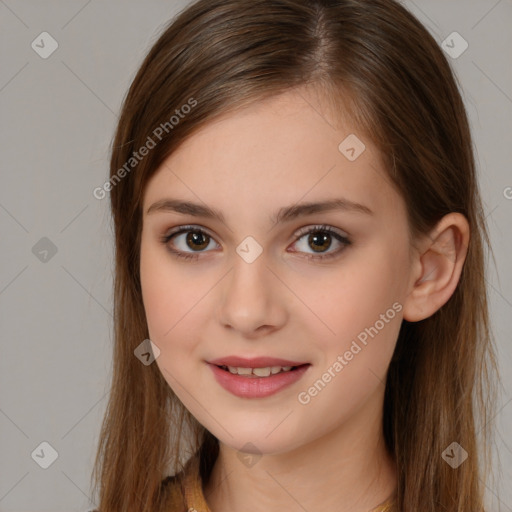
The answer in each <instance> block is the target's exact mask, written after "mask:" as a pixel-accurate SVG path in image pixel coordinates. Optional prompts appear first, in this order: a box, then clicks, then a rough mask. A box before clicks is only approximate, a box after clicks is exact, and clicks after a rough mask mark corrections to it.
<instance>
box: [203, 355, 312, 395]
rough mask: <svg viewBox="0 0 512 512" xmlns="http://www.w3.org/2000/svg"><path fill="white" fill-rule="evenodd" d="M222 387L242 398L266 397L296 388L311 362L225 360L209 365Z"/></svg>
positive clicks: (233, 358) (267, 359)
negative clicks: (295, 385)
mask: <svg viewBox="0 0 512 512" xmlns="http://www.w3.org/2000/svg"><path fill="white" fill-rule="evenodd" d="M208 366H209V367H210V368H211V370H212V372H213V376H214V377H215V380H216V381H217V383H218V384H220V386H222V387H223V388H224V389H225V390H226V391H229V392H230V393H232V394H233V395H235V396H238V397H240V398H250V399H254V398H266V397H269V396H271V395H274V394H276V393H278V392H280V391H282V390H284V389H285V388H287V387H289V386H293V385H294V384H295V383H296V382H298V381H299V380H301V379H302V377H303V376H304V374H305V373H307V372H308V369H309V367H310V366H311V363H301V362H298V361H286V360H284V359H274V358H256V359H243V358H238V357H230V358H224V359H223V360H215V361H210V362H208Z"/></svg>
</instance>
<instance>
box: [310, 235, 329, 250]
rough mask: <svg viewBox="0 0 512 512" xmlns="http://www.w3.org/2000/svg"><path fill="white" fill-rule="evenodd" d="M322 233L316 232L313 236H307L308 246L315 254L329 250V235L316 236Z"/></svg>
mask: <svg viewBox="0 0 512 512" xmlns="http://www.w3.org/2000/svg"><path fill="white" fill-rule="evenodd" d="M318 233H322V232H321V231H317V232H316V233H315V234H312V233H311V234H310V235H309V236H308V244H309V246H310V247H311V248H312V249H313V250H314V251H315V252H323V251H324V250H325V251H326V250H327V249H329V247H330V246H331V238H332V236H331V235H330V234H327V233H324V234H318Z"/></svg>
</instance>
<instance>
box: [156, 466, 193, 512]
mask: <svg viewBox="0 0 512 512" xmlns="http://www.w3.org/2000/svg"><path fill="white" fill-rule="evenodd" d="M161 487H162V494H163V495H164V502H165V505H166V510H168V511H169V512H182V511H186V510H187V505H186V502H185V491H184V489H183V473H178V474H177V475H173V476H168V477H166V478H164V479H163V480H162V486H161Z"/></svg>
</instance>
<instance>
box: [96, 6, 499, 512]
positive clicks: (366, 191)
mask: <svg viewBox="0 0 512 512" xmlns="http://www.w3.org/2000/svg"><path fill="white" fill-rule="evenodd" d="M104 190H106V191H109V192H110V197H111V205H112V213H113V219H114V227H115V246H116V259H115V261H116V269H115V272H116V273H115V351H114V368H113V382H112V392H111V396H110V402H109V406H108V410H107V413H106V416H105V420H104V424H103V429H102V434H101V440H100V446H99V450H98V457H97V464H96V468H95V477H96V482H97V486H98V487H99V491H100V492H99V504H98V510H99V511H100V512H114V511H127V510H130V511H131V510H139V511H147V512H149V511H151V512H154V511H169V512H171V511H187V510H189V511H193V510H196V511H197V512H203V511H207V510H210V511H211V512H233V511H240V510H251V512H259V511H263V510H265V511H267V512H268V511H274V510H275V511H278V510H279V511H281V510H287V511H304V510H307V511H308V512H314V511H320V510H336V511H338V512H348V511H351V512H367V511H370V510H372V511H381V512H384V511H391V510H393V511H404V512H413V511H414V512H439V511H441V510H442V511H446V512H468V511H482V510H483V509H484V498H483V487H484V486H483V481H485V476H486V471H487V468H488V458H487V457H486V455H487V451H488V450H487V449H486V446H487V444H486V441H487V440H488V431H487V430H488V428H489V425H490V422H488V421H487V419H488V418H489V413H490V411H489V403H490V402H489V398H492V393H491V391H492V389H493V387H492V385H490V384H489V382H487V380H488V379H489V377H490V376H492V374H493V373H492V372H493V371H494V368H495V362H494V355H493V354H494V352H493V344H492V337H491V334H490V329H489V324H488V311H487V299H486V289H485V277H484V268H485V260H484V257H485V249H486V244H487V234H486V228H485V224H484V218H483V215H482V206H481V201H480V196H479V191H478V186H477V177H476V174H475V164H474V159H473V154H472V141H471V135H470V131H469V127H468V121H467V117H466V112H465V109H464V105H463V101H462V99H461V96H460V93H459V91H458V88H457V85H456V81H455V79H454V76H453V73H452V71H451V69H450V66H449V64H448V63H447V60H446V58H445V57H444V55H443V53H442V50H441V49H440V48H439V47H438V45H437V44H436V42H435V41H434V40H433V38H432V37H431V36H430V35H429V33H428V32H427V30H426V29H425V28H424V27H423V26H422V25H421V24H420V23H419V22H418V21H417V20H416V19H415V18H414V17H413V16H412V15H411V14H410V13H409V12H408V11H406V10H405V8H403V7H402V6H401V5H400V4H399V3H397V2H395V1H393V0H251V1H247V0H200V1H198V2H196V3H194V4H192V5H191V6H190V7H188V8H187V9H186V10H184V11H183V12H182V13H181V14H180V15H179V16H178V17H177V18H176V19H175V20H173V21H172V23H171V24H170V25H169V26H168V28H166V30H165V31H164V33H163V34H162V35H161V37H160V38H159V40H158V41H157V42H156V43H155V45H154V46H153V48H152V49H151V51H150V52H149V54H148V56H147V57H146V59H145V61H144V63H143V64H142V66H141V68H140V70H139V72H138V74H137V76H136V77H135V79H134V81H133V83H132V85H131V87H130V90H129V92H128V95H127V97H126V99H125V102H124V106H123V109H122V113H121V117H120V120H119V125H118V129H117V133H116V137H115V140H114V143H113V148H112V159H111V173H110V179H109V181H108V182H107V183H106V184H105V187H104ZM149 340H151V341H149ZM491 384H492V382H491ZM477 436H478V439H477ZM482 479H483V480H482Z"/></svg>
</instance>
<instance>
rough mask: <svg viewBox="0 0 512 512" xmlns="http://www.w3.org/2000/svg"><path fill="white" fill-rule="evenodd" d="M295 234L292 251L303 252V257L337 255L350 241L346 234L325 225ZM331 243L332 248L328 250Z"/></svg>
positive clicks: (312, 257)
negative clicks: (295, 238)
mask: <svg viewBox="0 0 512 512" xmlns="http://www.w3.org/2000/svg"><path fill="white" fill-rule="evenodd" d="M296 236H297V240H296V241H295V242H294V244H293V245H294V246H295V248H294V250H293V251H292V252H300V253H304V257H306V258H309V259H315V260H326V259H328V258H332V257H335V256H338V255H339V254H340V253H341V252H342V251H343V250H344V249H345V248H346V247H347V246H349V245H350V244H351V243H352V242H351V241H350V240H349V239H348V237H347V236H345V235H343V234H342V233H339V232H338V231H336V230H335V229H334V228H331V227H330V226H325V225H319V226H312V227H309V228H306V229H302V230H300V232H299V233H297V235H296ZM333 244H334V250H331V251H329V249H331V247H332V246H333ZM311 251H312V252H311ZM315 253H316V254H315Z"/></svg>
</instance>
